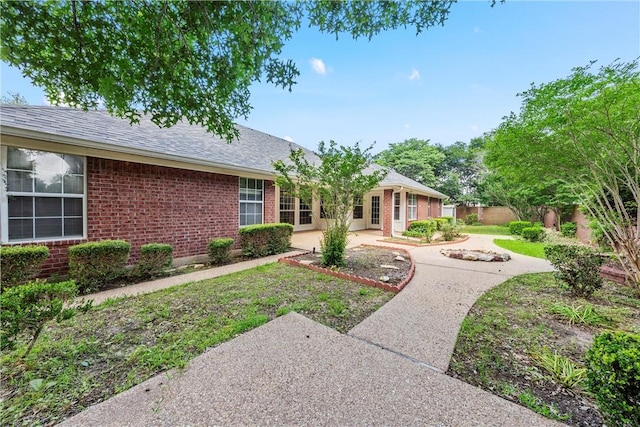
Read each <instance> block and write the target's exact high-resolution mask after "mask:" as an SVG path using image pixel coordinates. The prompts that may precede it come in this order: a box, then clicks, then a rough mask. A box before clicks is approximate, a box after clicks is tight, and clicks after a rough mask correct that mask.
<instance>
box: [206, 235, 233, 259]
mask: <svg viewBox="0 0 640 427" xmlns="http://www.w3.org/2000/svg"><path fill="white" fill-rule="evenodd" d="M232 246H233V239H232V238H231V237H223V238H218V239H211V240H210V241H209V244H208V245H207V253H208V254H209V261H210V262H211V264H223V263H225V262H227V261H229V257H230V256H231V247H232Z"/></svg>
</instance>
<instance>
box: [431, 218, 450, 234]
mask: <svg viewBox="0 0 640 427" xmlns="http://www.w3.org/2000/svg"><path fill="white" fill-rule="evenodd" d="M433 221H435V222H436V227H437V229H438V231H442V228H443V227H444V226H446V225H449V224H450V222H449V220H448V219H447V218H433Z"/></svg>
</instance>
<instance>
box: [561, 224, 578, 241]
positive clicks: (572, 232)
mask: <svg viewBox="0 0 640 427" xmlns="http://www.w3.org/2000/svg"><path fill="white" fill-rule="evenodd" d="M577 231H578V225H577V224H576V223H575V222H565V223H564V224H562V225H561V226H560V233H561V234H562V235H563V236H564V237H576V232H577Z"/></svg>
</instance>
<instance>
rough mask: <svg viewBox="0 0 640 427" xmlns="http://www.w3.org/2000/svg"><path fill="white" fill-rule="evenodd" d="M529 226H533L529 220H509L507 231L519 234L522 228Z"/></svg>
mask: <svg viewBox="0 0 640 427" xmlns="http://www.w3.org/2000/svg"><path fill="white" fill-rule="evenodd" d="M530 227H533V224H532V223H531V221H511V222H510V223H509V233H511V234H514V235H516V236H520V235H521V234H522V229H523V228H530Z"/></svg>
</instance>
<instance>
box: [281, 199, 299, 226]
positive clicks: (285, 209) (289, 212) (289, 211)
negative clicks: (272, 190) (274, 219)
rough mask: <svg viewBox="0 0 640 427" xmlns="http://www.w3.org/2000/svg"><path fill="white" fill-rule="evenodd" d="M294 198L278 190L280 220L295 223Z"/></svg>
mask: <svg viewBox="0 0 640 427" xmlns="http://www.w3.org/2000/svg"><path fill="white" fill-rule="evenodd" d="M295 217H296V198H295V197H293V196H291V195H290V194H288V193H287V192H286V191H280V222H286V223H287V224H291V225H295Z"/></svg>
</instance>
